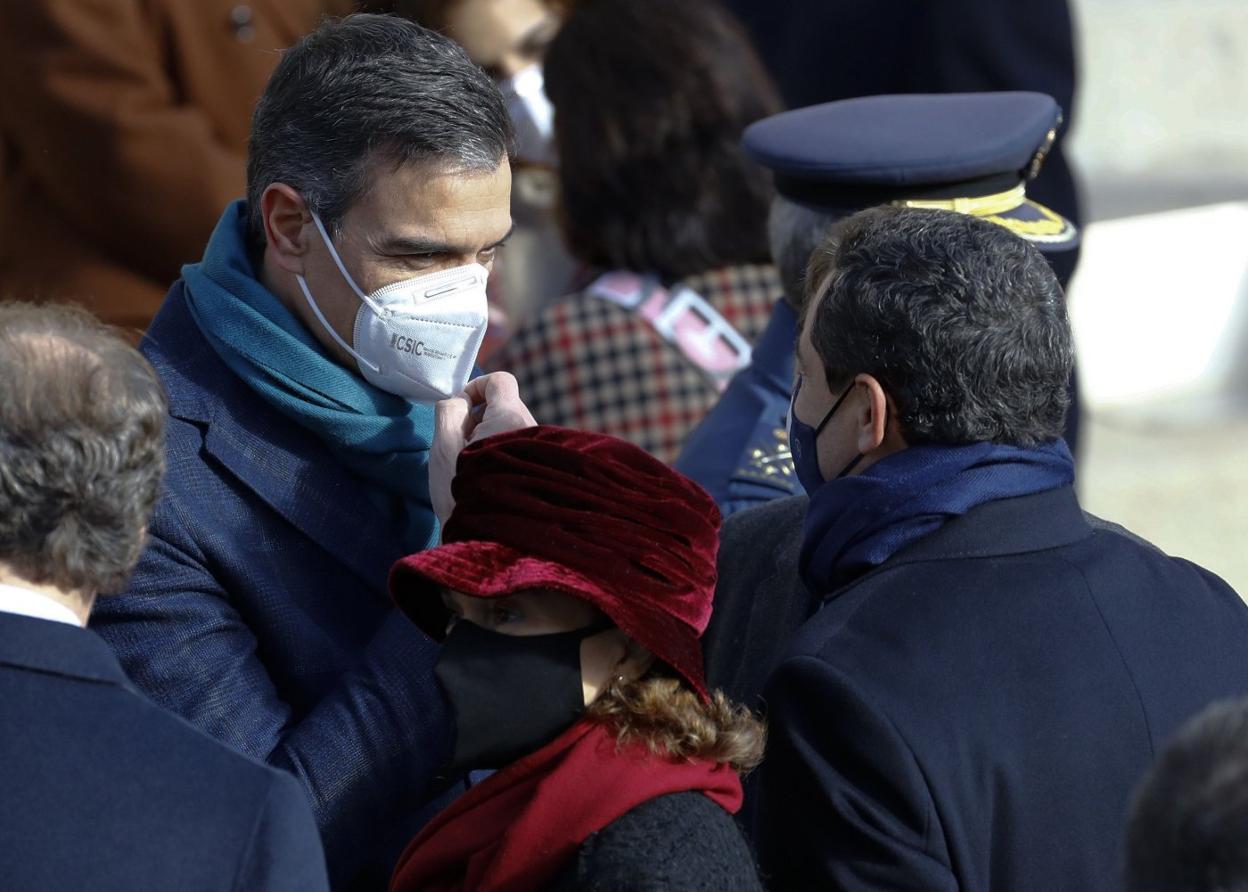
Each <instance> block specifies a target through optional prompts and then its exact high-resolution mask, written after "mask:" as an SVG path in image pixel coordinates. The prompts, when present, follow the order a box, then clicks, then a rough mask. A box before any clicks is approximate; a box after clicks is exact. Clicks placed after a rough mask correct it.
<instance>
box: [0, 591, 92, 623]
mask: <svg viewBox="0 0 1248 892" xmlns="http://www.w3.org/2000/svg"><path fill="white" fill-rule="evenodd" d="M0 613H16V614H17V615H18V616H29V617H32V618H33V619H46V620H51V621H52V622H54V623H68V624H69V625H71V626H81V625H82V621H81V620H80V619H78V616H77V614H75V613H74V611H72V610H70V609H69V608H68V607H66V606H65V605H64V604H59V603H57V602H56V601H53V600H52V599H51V598H49V597H48V596H47V595H41V594H39V593H38V592H33V591H31V590H30V589H28V588H20V587H18V586H16V585H4V584H3V583H0Z"/></svg>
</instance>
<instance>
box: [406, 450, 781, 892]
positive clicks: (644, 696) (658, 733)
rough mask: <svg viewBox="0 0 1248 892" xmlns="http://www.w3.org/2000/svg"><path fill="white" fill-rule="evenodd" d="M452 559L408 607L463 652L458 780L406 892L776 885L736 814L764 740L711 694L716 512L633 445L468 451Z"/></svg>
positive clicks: (451, 671)
mask: <svg viewBox="0 0 1248 892" xmlns="http://www.w3.org/2000/svg"><path fill="white" fill-rule="evenodd" d="M452 491H453V493H454V498H455V504H454V510H453V512H452V513H451V515H450V519H449V521H448V522H447V524H446V532H445V536H444V538H443V544H442V545H441V546H440V547H438V548H435V549H432V550H430V551H426V552H423V553H421V554H416V555H413V556H411V557H409V558H406V559H404V560H403V561H401V562H400V563H399V564H398V565H397V566H396V567H395V569H394V571H393V572H392V574H391V581H390V585H391V591H392V593H393V594H394V597H395V600H396V601H397V603H399V605H400V606H401V607H402V608H403V609H404V610H405V611H406V612H407V613H408V615H409V616H411V617H412V619H413V620H414V621H415V622H416V623H417V625H419V626H420V627H421V628H422V629H424V630H425V632H427V633H428V634H429V635H431V636H433V637H434V638H436V639H439V640H441V639H443V638H445V642H444V644H443V647H442V653H441V656H440V657H439V658H438V666H437V675H438V680H439V682H440V683H441V685H442V688H443V690H444V691H445V693H446V696H447V698H448V700H449V701H450V703H451V708H452V710H453V711H454V714H455V723H456V727H455V744H454V752H453V755H452V760H451V768H450V771H451V773H458V772H461V771H463V770H466V769H471V768H491V769H499V771H498V772H497V773H496V774H494V775H492V776H491V777H489V778H488V779H486V780H485V781H483V782H482V783H480V784H478V785H477V786H475V787H473V788H472V789H471V790H469V791H468V792H467V793H465V794H464V795H463V796H461V797H460V798H459V799H458V800H456V801H455V802H454V803H452V804H451V805H450V807H449V808H447V809H446V811H444V812H443V813H441V814H440V815H438V816H437V817H435V818H434V819H433V821H432V822H431V823H430V824H429V825H428V826H426V827H425V828H424V829H423V830H422V831H421V833H420V835H419V836H418V837H416V839H414V840H413V841H412V844H411V845H410V846H409V847H408V849H407V852H406V853H405V854H404V856H403V858H402V859H401V860H400V862H399V865H398V868H397V869H396V872H395V876H394V881H393V883H392V885H391V889H392V890H395V892H409V890H410V892H417V890H421V892H427V890H452V889H454V890H461V889H462V890H475V892H502V890H520V889H599V890H608V889H618V890H624V889H628V890H664V889H708V888H709V889H732V890H752V889H761V888H762V887H761V886H760V885H759V882H758V877H757V872H756V870H755V868H754V863H753V859H752V857H751V855H750V851H749V847H748V846H747V845H746V843H745V839H744V837H743V836H742V835H741V832H740V830H738V828H737V827H736V825H735V823H734V822H733V820H732V818H731V816H730V813H732V812H735V811H736V810H737V809H738V808H739V807H740V804H741V783H740V780H739V778H738V772H741V771H746V770H749V769H750V768H752V767H753V766H754V765H755V764H756V763H757V760H758V758H759V757H760V756H761V754H762V746H763V726H762V724H761V723H760V722H759V721H758V720H757V719H755V718H754V717H753V716H751V715H750V714H749V713H748V712H746V711H745V710H743V709H739V708H737V707H734V706H733V705H732V704H731V703H729V702H728V701H727V700H726V699H725V698H724V697H723V695H722V694H718V693H716V694H711V693H710V692H708V690H707V688H706V683H705V680H704V675H703V670H702V651H701V648H700V646H699V643H698V640H699V638H700V637H701V633H702V630H703V629H704V628H705V626H706V620H707V617H708V616H709V615H710V612H711V597H712V593H713V591H714V586H715V547H716V541H717V540H716V529H717V527H718V526H719V512H718V511H717V510H716V509H715V505H714V503H713V502H712V501H711V500H710V498H709V497H708V496H707V495H706V493H705V492H703V491H702V490H701V489H700V488H699V487H698V486H696V485H695V484H694V483H692V482H690V481H689V480H687V479H685V478H683V477H681V476H680V475H679V474H677V473H676V472H674V471H672V470H670V469H669V468H668V467H667V466H665V465H664V464H663V463H661V462H659V461H657V460H655V459H654V458H652V457H651V456H649V455H647V454H646V453H645V452H643V451H642V450H640V449H638V448H637V447H636V446H633V445H632V444H629V443H626V442H624V441H622V440H619V439H616V438H614V437H607V436H603V435H601V434H593V433H585V432H582V431H573V430H567V429H564V428H554V427H534V428H530V429H527V430H522V431H518V432H513V433H506V434H502V435H499V436H495V437H490V438H488V439H485V440H482V441H480V442H477V443H475V444H473V445H470V446H468V447H467V448H466V449H465V450H464V451H463V452H462V455H461V458H460V461H459V465H458V473H457V474H456V475H455V479H454V482H453V484H452Z"/></svg>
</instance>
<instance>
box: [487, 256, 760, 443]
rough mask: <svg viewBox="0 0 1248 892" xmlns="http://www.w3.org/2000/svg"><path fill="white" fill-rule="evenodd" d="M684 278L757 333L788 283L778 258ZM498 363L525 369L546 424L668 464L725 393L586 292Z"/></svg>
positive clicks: (527, 328)
mask: <svg viewBox="0 0 1248 892" xmlns="http://www.w3.org/2000/svg"><path fill="white" fill-rule="evenodd" d="M678 284H681V285H685V286H687V287H688V288H690V289H692V290H693V291H695V292H696V293H697V294H699V295H700V296H701V297H702V298H703V299H704V300H705V301H706V302H707V303H709V304H710V305H711V306H712V307H714V308H715V310H716V311H717V312H719V313H720V315H722V316H723V317H724V319H726V320H727V321H728V322H729V323H731V325H732V326H733V327H734V328H735V329H736V330H737V331H738V332H739V333H740V334H741V336H742V337H744V338H745V339H746V340H747V341H749V342H750V343H753V342H754V341H755V340H756V339H757V338H758V336H759V335H760V334H761V333H762V331H763V329H764V328H765V327H766V325H767V319H768V317H769V315H770V314H771V308H772V305H773V304H774V303H775V302H776V301H777V300H779V298H780V295H781V292H782V289H781V287H780V280H779V278H778V277H777V275H776V271H775V268H774V267H772V266H770V265H747V266H735V267H727V268H724V269H718V270H712V271H710V272H707V273H702V274H699V275H697V276H691V277H689V278H687V279H685V280H683V281H682V282H680V283H678ZM490 364H491V367H492V368H494V369H505V370H507V371H509V372H511V373H512V374H514V375H515V376H516V378H517V379H518V380H519V382H520V395H521V396H522V397H523V398H524V401H525V403H526V404H528V406H529V409H530V410H531V411H532V412H533V416H534V417H535V418H536V419H537V420H538V421H539V422H541V423H542V424H557V425H560V426H563V427H572V428H579V429H581V430H589V431H597V432H599V433H604V434H612V435H614V436H617V437H621V438H623V439H625V440H628V441H630V442H632V443H636V444H637V445H638V446H640V447H641V448H642V449H645V450H646V451H647V452H649V453H650V454H651V455H653V456H655V457H656V458H658V459H660V460H661V461H664V462H668V463H669V464H670V463H671V462H672V461H674V460H675V459H676V455H677V453H678V452H679V451H680V446H681V444H682V443H683V442H684V440H685V437H686V435H688V433H689V432H690V431H691V430H692V429H693V427H694V426H695V425H696V424H697V423H698V422H699V421H701V420H702V416H703V415H705V414H706V413H707V411H708V410H709V409H710V408H711V406H713V405H715V402H716V400H718V399H719V393H718V391H716V390H715V388H714V386H713V385H712V384H711V382H710V381H709V380H708V379H707V377H706V376H705V375H704V374H703V373H702V372H701V371H700V370H699V369H698V368H697V367H696V366H694V364H693V363H692V362H690V361H689V360H688V359H687V358H686V357H685V356H684V355H683V354H681V352H680V351H679V350H678V349H677V348H676V347H674V346H672V345H671V344H669V343H667V342H666V341H665V340H664V339H663V338H662V337H661V336H660V335H659V334H658V332H656V331H655V330H654V328H653V327H652V326H651V325H650V324H649V323H648V322H646V321H645V320H643V319H641V318H639V317H638V316H637V315H636V314H635V312H634V311H632V310H628V309H625V308H623V307H621V306H618V305H616V304H614V303H611V302H610V301H607V300H603V299H601V298H597V297H592V296H590V295H588V294H586V293H584V292H580V293H577V294H573V295H571V296H569V297H567V298H564V299H563V300H561V301H560V302H558V303H556V304H553V305H551V306H550V307H547V308H546V309H545V310H544V311H542V312H541V313H540V314H539V315H538V316H536V317H535V318H533V319H531V320H529V321H528V322H526V323H524V324H522V325H521V326H520V327H519V329H517V331H516V334H515V335H514V336H513V337H512V339H511V340H510V341H509V342H508V343H507V344H506V345H505V346H504V347H503V348H502V349H501V350H500V351H499V352H498V353H496V354H495V356H494V357H493V359H492V360H491V363H490Z"/></svg>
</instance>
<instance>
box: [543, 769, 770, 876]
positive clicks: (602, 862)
mask: <svg viewBox="0 0 1248 892" xmlns="http://www.w3.org/2000/svg"><path fill="white" fill-rule="evenodd" d="M554 888H555V889H556V890H560V889H569V890H570V889H590V890H597V892H625V890H628V892H646V890H656V892H657V890H672V892H675V890H686V889H689V890H697V889H707V890H712V889H713V890H717V892H718V890H724V889H732V890H752V889H759V890H761V889H762V885H761V884H760V882H759V880H758V873H757V869H756V868H755V865H754V857H753V855H752V854H751V852H750V847H749V845H748V844H747V843H746V841H745V838H744V837H743V836H742V835H741V831H740V830H739V829H738V828H737V825H736V822H735V821H733V819H732V816H731V815H729V814H728V812H726V811H724V809H723V808H721V807H720V806H719V805H717V804H716V803H714V802H712V801H711V800H710V799H709V798H707V797H706V796H705V795H704V794H702V793H700V792H686V793H671V794H668V795H666V796H659V797H657V798H655V799H651V800H650V801H649V802H645V803H642V804H641V805H639V806H637V807H636V808H634V809H633V810H632V811H630V812H628V813H627V814H625V815H623V816H621V817H620V818H617V819H616V820H615V821H614V822H612V823H611V824H610V825H608V826H607V827H604V828H603V829H602V830H600V831H598V832H597V833H595V834H593V835H592V836H590V837H589V838H588V839H587V840H585V842H584V843H582V845H581V848H580V851H579V852H578V853H577V858H576V861H575V862H574V863H573V865H572V866H571V867H570V868H569V869H568V870H566V871H565V872H564V874H563V876H562V877H561V878H560V880H559V882H558V883H557V884H556V885H555V887H554Z"/></svg>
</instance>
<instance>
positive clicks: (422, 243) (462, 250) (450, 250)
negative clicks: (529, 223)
mask: <svg viewBox="0 0 1248 892" xmlns="http://www.w3.org/2000/svg"><path fill="white" fill-rule="evenodd" d="M515 229H516V224H515V223H512V224H511V228H510V229H508V230H507V234H506V235H505V236H503V237H502V238H500V239H499V240H498V241H496V242H494V244H492V245H486V246H485V247H484V248H482V249H481V250H483V251H489V250H492V249H493V248H497V247H498V246H499V245H501V244H502V243H503V242H505V241H507V239H508V238H510V237H511V234H512V233H513V232H514V231H515ZM376 250H377V253H379V254H385V255H389V256H394V257H400V256H403V255H406V254H468V253H470V252H471V251H472V248H470V247H468V246H467V245H453V244H450V243H449V242H440V241H437V240H436V239H424V238H420V237H419V236H403V235H398V236H395V237H393V238H388V239H386V240H385V241H384V242H382V243H381V244H379V245H377V246H376Z"/></svg>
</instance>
